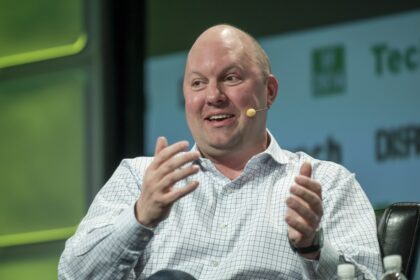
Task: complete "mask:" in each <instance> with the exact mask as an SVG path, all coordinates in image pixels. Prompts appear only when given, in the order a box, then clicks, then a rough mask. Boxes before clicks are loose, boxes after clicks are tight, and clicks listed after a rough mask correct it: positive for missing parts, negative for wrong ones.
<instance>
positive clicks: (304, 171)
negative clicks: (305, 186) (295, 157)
mask: <svg viewBox="0 0 420 280" xmlns="http://www.w3.org/2000/svg"><path fill="white" fill-rule="evenodd" d="M299 174H300V175H303V176H306V177H309V178H310V177H311V174H312V166H311V164H310V163H309V162H307V161H305V162H304V163H303V164H302V166H301V167H300V171H299Z"/></svg>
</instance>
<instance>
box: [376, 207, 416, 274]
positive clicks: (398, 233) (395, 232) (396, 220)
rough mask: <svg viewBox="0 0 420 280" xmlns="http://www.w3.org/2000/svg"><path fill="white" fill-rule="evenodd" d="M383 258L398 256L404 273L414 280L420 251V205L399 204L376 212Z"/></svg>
mask: <svg viewBox="0 0 420 280" xmlns="http://www.w3.org/2000/svg"><path fill="white" fill-rule="evenodd" d="M376 219H377V220H376V222H377V225H378V239H379V245H380V247H381V253H382V257H384V256H388V255H394V254H398V255H401V257H402V271H403V273H404V274H405V275H406V276H407V277H408V279H412V277H413V274H414V266H415V264H416V261H417V257H418V254H419V250H420V241H419V239H420V203H418V202H398V203H394V204H392V205H390V206H389V207H387V208H386V209H384V211H380V210H379V211H376Z"/></svg>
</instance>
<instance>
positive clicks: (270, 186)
mask: <svg viewBox="0 0 420 280" xmlns="http://www.w3.org/2000/svg"><path fill="white" fill-rule="evenodd" d="M193 149H196V147H193ZM152 159H153V158H150V157H139V158H135V159H126V160H123V161H122V162H121V164H120V166H119V167H118V168H117V170H116V171H115V173H114V174H113V176H112V177H111V178H110V180H109V181H108V182H107V183H106V184H105V186H104V187H103V188H102V190H101V191H100V192H99V193H98V195H97V196H96V198H95V200H94V201H93V203H92V205H91V207H90V209H89V211H88V213H87V215H86V217H85V218H84V219H83V221H82V222H81V224H80V225H79V227H78V230H77V232H76V233H75V235H74V236H73V237H71V238H70V239H69V240H68V241H67V242H66V248H65V250H64V252H63V254H62V256H61V259H60V264H59V269H58V271H59V279H78V280H80V279H101V280H103V279H145V278H146V277H147V276H150V275H151V274H153V273H155V272H156V271H158V270H162V269H168V268H169V269H177V270H182V271H185V272H188V273H190V274H192V275H193V276H194V277H196V278H197V279H209V280H215V279H216V280H217V279H241V280H243V279H334V277H335V275H336V268H337V265H338V264H339V262H343V261H345V262H351V263H353V264H355V265H356V271H357V274H358V279H364V278H365V279H373V278H374V277H376V278H379V276H380V274H381V272H382V264H381V259H380V252H379V247H378V241H377V236H376V222H375V216H374V212H373V209H372V206H371V205H370V203H369V201H368V199H367V197H366V195H365V193H364V192H363V190H362V189H361V187H360V185H359V184H358V182H357V181H356V179H355V176H354V174H352V173H350V172H349V171H347V170H346V169H345V168H343V167H341V166H340V165H337V164H335V163H332V162H326V161H320V160H316V159H313V158H311V157H309V156H308V155H306V154H304V153H300V152H299V153H291V152H288V151H285V150H282V149H281V148H280V147H279V145H278V144H277V142H276V140H275V139H274V137H272V136H271V143H270V145H269V147H268V148H267V150H266V151H265V152H263V153H260V154H258V155H255V156H254V157H253V158H251V159H250V161H249V162H248V163H247V165H246V167H245V169H244V171H243V173H242V174H241V175H240V176H239V177H238V178H236V179H235V180H233V181H231V180H229V179H228V178H226V177H225V176H223V175H222V174H221V173H220V172H219V171H218V170H217V169H216V168H215V167H214V165H213V164H212V162H210V161H209V160H208V159H205V158H200V159H199V160H198V164H199V165H200V167H201V171H200V172H199V173H197V174H195V175H193V176H190V177H189V178H188V179H187V180H184V181H182V182H179V183H178V184H177V185H176V186H175V187H182V186H185V184H186V181H188V180H197V181H199V182H200V186H199V187H198V188H197V189H196V190H195V191H194V192H193V193H191V194H189V195H187V196H186V197H184V198H182V199H181V200H179V201H178V202H177V203H175V204H174V205H173V208H172V211H171V213H170V215H169V217H168V219H166V220H165V221H164V222H162V223H160V224H159V226H157V227H156V228H155V229H153V230H151V229H148V228H145V227H143V226H142V225H140V224H139V223H138V222H137V220H136V218H135V215H134V205H135V202H136V200H137V199H138V197H139V195H140V192H141V188H142V178H143V176H144V172H145V169H146V167H147V166H148V165H149V164H150V162H151V161H152ZM305 161H309V162H311V164H312V167H313V172H312V178H314V179H315V180H317V181H318V182H320V184H321V186H322V197H323V207H324V216H323V218H322V220H321V225H322V227H323V231H324V247H323V248H322V250H321V256H320V259H319V261H311V260H306V259H304V258H302V257H300V256H299V255H298V254H296V253H294V252H293V251H292V250H291V248H290V246H289V243H288V239H287V225H286V223H285V221H284V216H285V212H286V205H285V200H286V198H287V197H288V195H289V188H290V186H291V185H292V184H293V181H294V178H295V176H296V175H298V174H299V168H300V166H301V165H302V163H303V162H305Z"/></svg>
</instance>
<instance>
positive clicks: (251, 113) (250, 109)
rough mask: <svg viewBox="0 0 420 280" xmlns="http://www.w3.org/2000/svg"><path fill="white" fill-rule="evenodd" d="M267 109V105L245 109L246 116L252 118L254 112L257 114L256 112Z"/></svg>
mask: <svg viewBox="0 0 420 280" xmlns="http://www.w3.org/2000/svg"><path fill="white" fill-rule="evenodd" d="M267 109H268V107H265V108H262V109H258V110H256V109H254V108H249V109H248V110H246V116H247V117H249V118H252V117H254V116H255V114H257V112H259V111H264V110H267Z"/></svg>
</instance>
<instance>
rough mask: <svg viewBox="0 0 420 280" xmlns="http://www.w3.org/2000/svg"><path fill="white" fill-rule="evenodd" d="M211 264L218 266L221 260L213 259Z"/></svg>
mask: <svg viewBox="0 0 420 280" xmlns="http://www.w3.org/2000/svg"><path fill="white" fill-rule="evenodd" d="M211 265H212V266H214V267H216V266H218V265H219V262H218V261H211Z"/></svg>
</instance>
